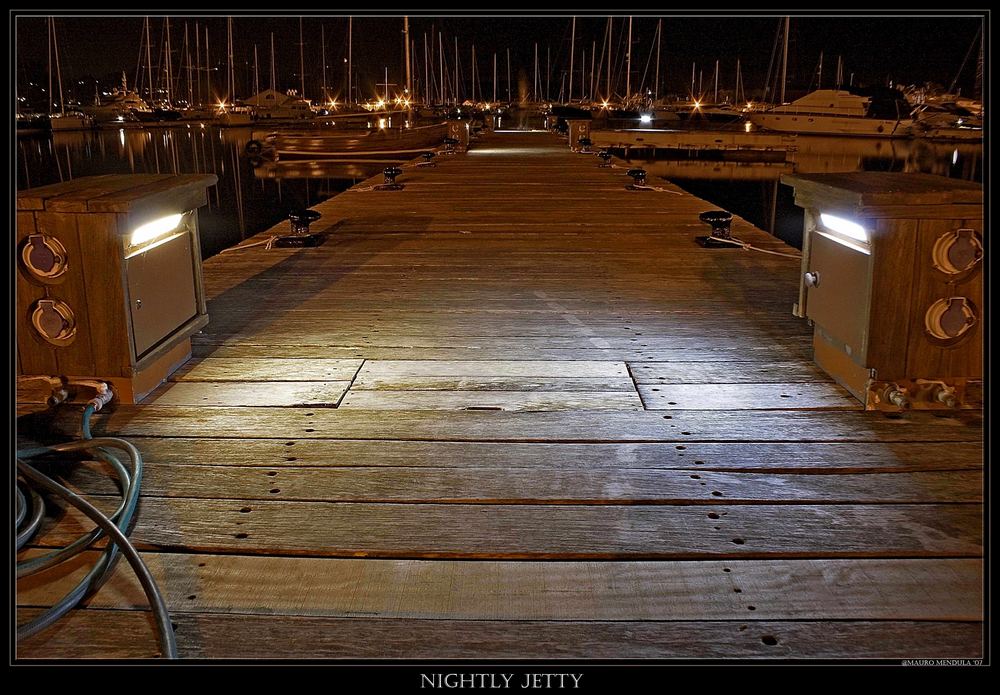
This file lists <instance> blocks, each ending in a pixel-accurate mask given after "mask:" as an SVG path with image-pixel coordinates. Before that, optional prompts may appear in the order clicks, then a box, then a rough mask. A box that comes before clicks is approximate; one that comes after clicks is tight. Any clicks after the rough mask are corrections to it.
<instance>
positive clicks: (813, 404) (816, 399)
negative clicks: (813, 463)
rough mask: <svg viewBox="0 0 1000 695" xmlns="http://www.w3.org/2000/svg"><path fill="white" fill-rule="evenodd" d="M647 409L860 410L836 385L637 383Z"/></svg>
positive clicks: (842, 389)
mask: <svg viewBox="0 0 1000 695" xmlns="http://www.w3.org/2000/svg"><path fill="white" fill-rule="evenodd" d="M639 394H640V395H641V396H642V403H643V406H645V408H646V409H647V410H730V411H731V410H784V411H788V410H863V409H864V405H863V404H862V403H861V402H860V401H858V400H857V399H855V398H854V397H853V396H852V395H851V394H850V393H849V392H848V391H847V390H846V389H844V388H843V387H841V386H838V385H837V384H832V383H830V384H803V383H794V384H782V383H777V384H754V383H742V384H710V385H706V384H665V383H660V384H656V385H650V384H639Z"/></svg>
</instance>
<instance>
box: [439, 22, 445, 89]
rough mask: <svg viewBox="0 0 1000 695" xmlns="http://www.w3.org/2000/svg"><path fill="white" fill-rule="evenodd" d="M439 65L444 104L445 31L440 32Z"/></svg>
mask: <svg viewBox="0 0 1000 695" xmlns="http://www.w3.org/2000/svg"><path fill="white" fill-rule="evenodd" d="M438 66H439V70H440V72H441V76H440V78H439V80H440V82H441V103H442V104H444V103H445V98H444V32H443V31H439V32H438Z"/></svg>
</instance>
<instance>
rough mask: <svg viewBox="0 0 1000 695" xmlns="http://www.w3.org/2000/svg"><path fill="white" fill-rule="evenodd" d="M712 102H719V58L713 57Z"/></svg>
mask: <svg viewBox="0 0 1000 695" xmlns="http://www.w3.org/2000/svg"><path fill="white" fill-rule="evenodd" d="M712 103H713V104H718V103H719V59H718V58H716V59H715V96H714V98H713V101H712Z"/></svg>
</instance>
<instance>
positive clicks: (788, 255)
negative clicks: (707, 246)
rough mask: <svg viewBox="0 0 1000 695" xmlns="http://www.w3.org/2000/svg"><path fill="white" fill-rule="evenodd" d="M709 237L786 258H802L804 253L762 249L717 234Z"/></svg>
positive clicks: (748, 249) (749, 249) (745, 248)
mask: <svg viewBox="0 0 1000 695" xmlns="http://www.w3.org/2000/svg"><path fill="white" fill-rule="evenodd" d="M709 239H712V240H713V241H721V242H723V243H725V244H732V245H733V246H739V247H740V248H742V249H743V250H745V251H760V252H761V253H769V254H771V255H772V256H784V257H785V258H797V259H801V258H802V254H798V253H781V252H780V251H771V250H769V249H762V248H759V247H757V246H751V245H750V244H748V243H747V242H745V241H743V240H741V239H723V238H721V237H717V236H713V237H709Z"/></svg>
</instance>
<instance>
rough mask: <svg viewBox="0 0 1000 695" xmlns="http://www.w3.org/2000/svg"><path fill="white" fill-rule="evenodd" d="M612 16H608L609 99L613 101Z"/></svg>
mask: <svg viewBox="0 0 1000 695" xmlns="http://www.w3.org/2000/svg"><path fill="white" fill-rule="evenodd" d="M611 23H612V20H611V17H608V97H607V98H608V101H611V29H612V24H611Z"/></svg>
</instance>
